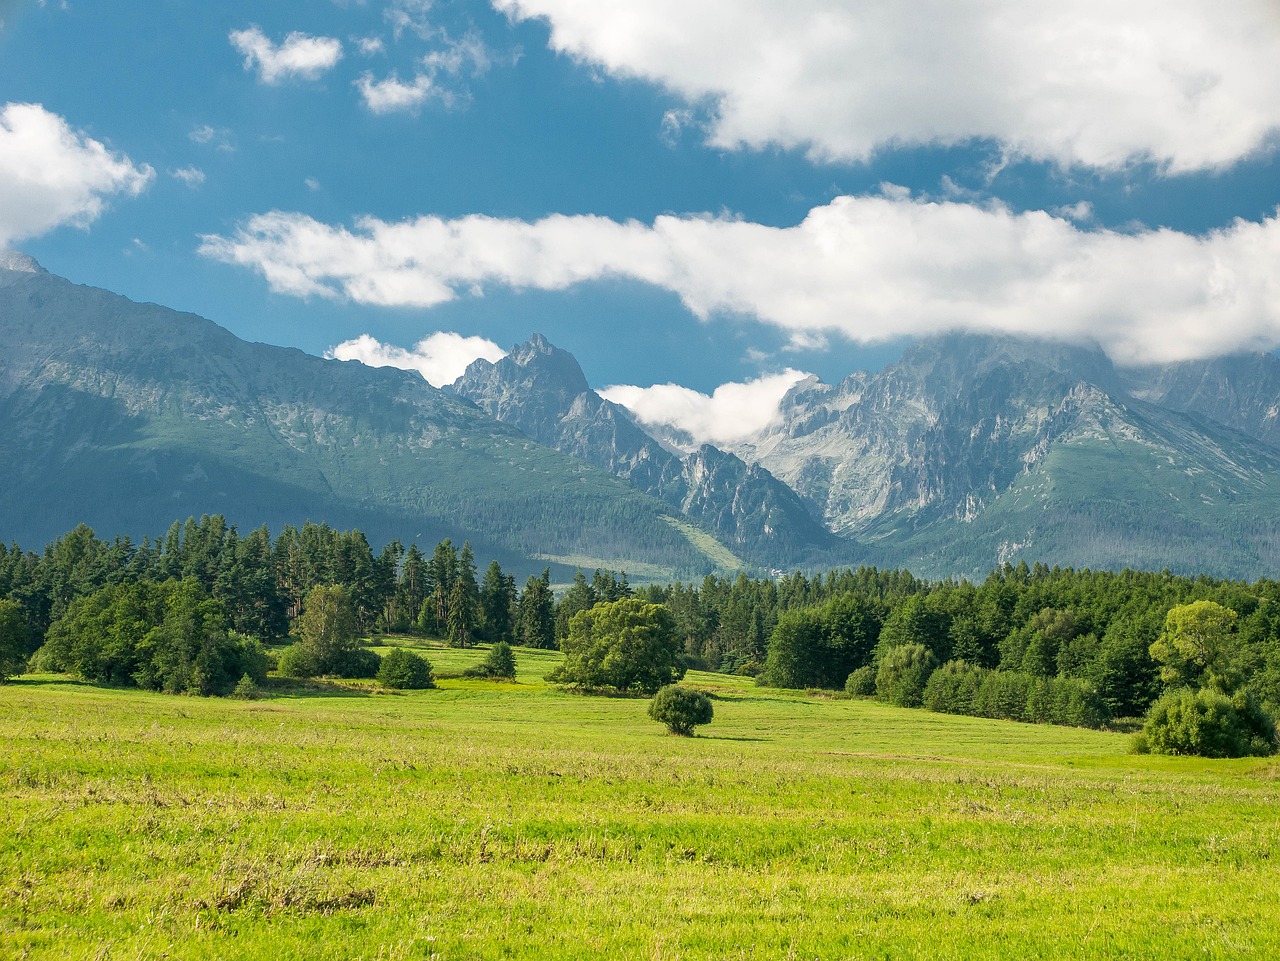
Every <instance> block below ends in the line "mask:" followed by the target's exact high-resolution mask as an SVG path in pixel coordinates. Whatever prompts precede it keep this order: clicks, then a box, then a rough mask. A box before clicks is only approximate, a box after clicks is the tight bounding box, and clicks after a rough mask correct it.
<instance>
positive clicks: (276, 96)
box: [0, 0, 1280, 443]
mask: <svg viewBox="0 0 1280 961" xmlns="http://www.w3.org/2000/svg"><path fill="white" fill-rule="evenodd" d="M0 21H2V25H0V248H5V247H8V248H12V249H18V250H22V251H25V252H26V253H28V254H31V255H32V256H34V257H35V258H36V259H37V260H38V261H39V262H40V263H41V264H42V265H43V266H44V267H45V268H46V269H48V270H50V271H52V272H54V273H57V274H60V275H62V276H65V277H68V278H70V279H71V280H73V281H75V282H77V283H84V284H90V285H94V286H100V287H105V288H108V289H110V290H114V291H117V292H119V293H122V294H125V295H126V296H128V297H131V298H133V299H135V300H139V301H152V302H157V303H162V304H165V305H167V306H170V307H174V308H177V309H180V310H185V311H191V312H194V313H197V314H200V315H201V316H204V317H208V318H210V319H212V320H213V321H215V322H217V323H218V324H220V325H222V326H224V327H226V328H228V329H229V330H231V331H233V332H234V333H236V334H237V335H239V336H240V337H243V338H245V339H248V340H253V341H261V342H265V343H271V344H278V345H283V346H295V347H300V348H302V349H303V350H306V351H308V352H311V353H315V354H327V355H331V356H337V357H340V358H343V359H356V360H363V361H365V362H369V363H378V364H395V365H396V366H401V367H406V368H409V369H416V370H419V371H421V372H422V373H423V375H424V376H425V377H427V379H428V380H430V381H431V382H432V383H435V384H437V385H440V384H444V383H448V382H449V381H451V380H452V379H453V378H454V377H456V376H457V374H458V373H459V372H460V371H461V370H462V369H463V368H464V367H465V365H466V363H468V362H469V361H471V360H473V359H475V358H476V357H486V358H487V359H490V360H494V359H497V358H498V357H500V356H502V353H503V351H504V350H506V349H508V348H510V347H511V346H512V345H513V344H516V343H519V342H522V341H524V340H526V339H527V338H528V337H529V336H530V335H531V334H532V333H534V332H535V331H536V332H540V333H542V334H544V335H545V336H546V337H547V338H548V339H549V340H551V341H552V342H553V343H555V344H557V345H558V346H561V347H564V348H565V349H567V350H569V351H571V352H572V353H573V354H574V355H575V356H576V357H577V358H578V359H579V361H580V362H581V363H582V366H583V368H584V370H585V372H586V374H587V377H588V379H589V381H590V382H591V383H592V385H593V386H595V387H597V388H598V389H601V390H602V391H603V392H604V393H605V395H606V396H608V397H610V398H611V399H614V400H617V401H618V402H619V403H623V404H625V405H627V406H629V407H631V408H632V409H633V410H634V411H635V412H636V413H637V415H638V416H639V417H640V418H641V419H642V420H644V421H646V422H650V423H662V424H670V425H672V426H676V427H679V428H681V429H683V430H686V431H688V432H689V433H690V434H691V435H692V436H693V437H694V438H695V439H696V440H710V441H712V442H721V443H732V442H734V441H735V440H740V439H742V438H744V437H747V436H749V435H750V434H751V433H752V432H753V431H755V430H758V429H759V427H760V426H762V425H763V424H765V423H767V422H768V421H769V420H770V418H772V417H773V416H774V415H775V413H776V409H777V403H778V401H779V400H780V398H781V396H782V394H783V393H785V391H786V390H787V389H788V388H789V387H790V386H791V385H792V384H794V383H795V382H796V381H797V380H798V379H800V378H802V377H804V376H807V375H809V374H816V375H818V376H820V377H822V378H823V379H824V380H827V381H836V380H838V379H839V378H841V377H842V376H844V375H846V374H848V373H850V372H852V371H854V370H858V369H866V368H871V369H874V368H877V367H880V366H882V365H883V364H885V363H888V362H890V361H892V360H893V359H895V358H896V357H897V356H898V355H900V353H901V351H902V350H903V349H904V347H905V345H907V344H909V343H910V342H911V341H912V340H913V339H915V338H919V337H923V336H928V335H930V334H933V333H939V332H943V331H950V330H973V331H987V332H1005V333H1012V334H1017V335H1030V336H1037V337H1046V338H1053V339H1060V340H1067V341H1071V342H1097V343H1099V344H1100V345H1101V346H1102V348H1103V349H1104V350H1106V351H1107V353H1108V354H1109V355H1110V356H1111V357H1112V358H1113V359H1114V360H1115V361H1116V362H1117V363H1121V364H1144V363H1163V362H1170V361H1176V360H1182V359H1189V358H1199V357H1209V356H1215V355H1218V354H1223V353H1230V352H1235V351H1241V350H1273V349H1275V348H1277V346H1280V212H1278V210H1277V205H1280V157H1278V155H1277V148H1280V0H1232V2H1231V3H1226V4H1224V3H1221V2H1212V3H1211V2H1208V0H1059V2H1056V3H1053V4H1039V3H1027V2H1026V0H917V2H915V3H911V4H904V3H901V2H897V0H792V2H789V3H786V4H781V3H778V2H777V0H646V2H644V3H629V4H624V3H600V2H598V0H488V2H482V0H305V2H300V0H273V2H272V3H270V4H262V3H248V2H240V0H223V2H219V3H216V4H211V3H207V2H202V0H135V2H132V3H129V4H119V3H102V2H97V3H94V2H90V0H0Z"/></svg>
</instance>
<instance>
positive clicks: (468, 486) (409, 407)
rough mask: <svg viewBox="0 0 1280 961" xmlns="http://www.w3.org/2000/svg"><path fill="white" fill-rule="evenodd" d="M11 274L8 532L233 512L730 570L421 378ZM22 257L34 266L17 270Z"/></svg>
mask: <svg viewBox="0 0 1280 961" xmlns="http://www.w3.org/2000/svg"><path fill="white" fill-rule="evenodd" d="M3 266H4V267H5V268H7V269H0V416H2V417H3V419H4V423H5V424H6V426H7V428H8V429H7V430H6V431H5V432H4V434H3V437H0V458H2V459H3V463H4V464H5V465H6V474H5V479H4V482H3V484H2V485H0V536H3V537H4V538H6V539H16V540H18V541H19V542H21V543H23V544H24V545H40V544H43V543H45V542H46V541H47V540H49V539H50V538H52V537H53V536H55V535H56V534H59V533H61V532H63V531H65V530H67V529H68V528H70V527H71V526H74V525H75V524H76V523H78V522H80V521H84V522H86V523H89V524H90V525H91V526H93V527H94V528H95V529H96V530H98V531H99V532H100V533H102V534H104V535H113V534H130V535H133V536H139V535H141V534H147V533H150V534H157V533H160V532H162V531H163V530H164V529H165V528H166V527H167V526H168V524H169V523H170V522H171V521H172V520H174V519H175V518H181V517H185V516H187V515H190V514H196V515H198V514H201V513H206V512H209V513H212V512H219V513H224V514H226V515H227V516H228V518H229V519H230V520H231V521H232V522H234V523H237V524H238V525H240V526H241V527H242V528H247V527H251V526H256V525H258V524H262V523H267V524H270V525H271V526H272V527H273V528H274V529H279V528H280V527H281V526H282V525H283V524H285V523H294V524H297V523H301V522H302V521H304V520H306V519H308V518H310V519H314V520H323V521H326V522H328V523H330V524H332V525H334V526H348V525H354V526H359V527H361V529H363V530H365V531H366V532H367V533H368V534H369V536H370V538H371V539H374V540H384V539H389V538H391V537H399V538H401V539H403V540H406V541H408V540H411V539H417V540H420V541H424V542H430V541H432V540H434V539H439V538H442V537H445V536H450V537H453V538H455V539H461V538H464V537H469V538H471V539H472V540H473V541H475V542H476V548H477V551H478V552H480V553H482V555H484V556H490V555H491V556H498V557H501V558H503V559H504V560H505V561H506V562H508V563H513V562H520V561H524V562H526V563H525V564H524V565H523V566H525V567H531V566H535V565H537V566H540V563H541V561H542V560H543V559H560V560H562V561H564V562H565V563H577V562H586V563H599V564H607V565H608V566H615V567H627V568H628V569H629V570H631V571H633V572H637V573H645V574H649V575H652V576H670V575H672V574H674V573H693V572H701V571H705V570H710V569H711V568H712V567H713V566H714V564H713V563H712V561H711V560H710V559H709V558H708V556H707V554H706V553H705V552H703V551H702V550H700V549H699V548H697V547H695V546H694V544H693V543H692V540H691V539H690V538H689V537H687V536H686V535H685V534H683V533H681V531H680V529H679V526H678V525H677V524H676V523H675V521H674V519H673V518H671V517H670V516H669V515H670V514H671V513H672V512H671V511H670V510H669V509H667V508H666V507H664V506H663V505H662V504H661V503H660V502H658V501H656V500H654V499H651V498H648V497H644V496H643V495H640V494H638V493H636V492H635V491H633V490H632V489H630V488H629V487H628V486H627V485H626V484H624V483H622V482H621V481H619V480H617V479H616V478H614V477H611V476H609V475H608V474H606V473H605V472H603V471H600V470H597V469H595V468H592V467H590V466H588V465H586V464H583V463H581V462H580V461H576V460H573V459H571V458H567V457H565V456H563V455H561V454H559V453H556V452H554V451H552V450H549V449H547V448H545V447H542V446H540V445H538V444H536V443H534V442H532V441H531V440H530V439H529V438H528V437H527V436H525V435H524V434H522V433H520V432H518V431H516V430H514V429H512V428H510V427H507V426H505V425H503V424H500V423H498V422H496V421H494V420H493V419H491V418H489V417H487V416H485V415H484V414H483V413H482V412H481V411H479V410H478V409H477V408H475V407H474V406H473V405H471V404H469V403H467V402H465V401H463V400H460V399H458V398H456V397H453V396H451V395H448V394H445V393H443V392H441V391H438V390H436V389H435V388H433V387H431V386H430V385H429V384H427V383H426V382H425V381H424V380H423V379H422V378H421V377H420V376H418V375H417V374H413V373H408V372H404V371H399V370H393V369H374V368H369V367H365V366H363V365H361V364H357V363H344V362H340V361H327V360H321V359H320V358H317V357H313V356H309V355H307V354H304V353H302V352H301V351H297V350H289V349H282V348H276V347H268V346H264V345H261V344H249V343H246V342H244V341H241V340H239V339H237V338H236V337H234V336H233V335H232V334H230V333H229V332H227V331H225V330H223V329H222V328H220V327H217V326H216V325H215V324H213V323H211V322H210V321H207V320H204V319H202V318H199V317H196V316H194V315H190V314H180V313H177V312H175V311H172V310H168V309H166V308H163V307H158V306H155V305H150V304H136V303H133V302H131V301H129V300H127V299H125V298H123V297H119V296H117V295H115V294H111V293H109V292H107V291H103V290H96V289H92V288H86V287H79V286H76V285H74V284H72V283H70V282H69V281H66V280H62V279H60V278H57V277H54V276H52V275H50V274H47V273H45V272H44V271H42V270H40V269H39V268H38V267H35V265H34V264H32V263H29V262H25V261H22V260H21V259H10V260H9V261H7V262H6V263H5V264H4V265H3ZM14 268H17V269H14Z"/></svg>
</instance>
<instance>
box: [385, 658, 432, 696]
mask: <svg viewBox="0 0 1280 961" xmlns="http://www.w3.org/2000/svg"><path fill="white" fill-rule="evenodd" d="M378 683H379V684H381V685H382V686H383V687H389V688H392V689H393V690H415V691H420V690H425V689H426V688H431V687H435V686H436V681H435V675H434V674H432V672H431V662H430V661H428V660H427V659H426V658H425V657H423V656H422V655H421V654H415V653H414V652H413V651H406V650H405V649H404V648H402V647H397V648H396V649H395V650H392V651H388V652H387V653H386V654H384V655H383V657H382V666H381V667H379V668H378Z"/></svg>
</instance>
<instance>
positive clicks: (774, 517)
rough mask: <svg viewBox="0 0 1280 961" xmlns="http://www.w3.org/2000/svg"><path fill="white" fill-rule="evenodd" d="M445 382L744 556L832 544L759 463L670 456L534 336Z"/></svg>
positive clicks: (776, 558) (765, 556) (708, 450)
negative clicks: (658, 501)
mask: <svg viewBox="0 0 1280 961" xmlns="http://www.w3.org/2000/svg"><path fill="white" fill-rule="evenodd" d="M450 389H451V390H452V391H454V392H455V393H457V394H458V395H460V396H462V397H465V398H467V399H468V400H471V401H473V402H475V403H476V404H477V405H479V406H480V407H481V408H482V409H483V410H485V411H486V412H487V413H489V414H490V415H491V416H493V417H494V418H496V419H497V420H500V421H502V422H503V423H505V424H510V425H511V426H513V427H517V428H519V429H520V430H522V431H524V432H525V433H526V434H528V435H529V436H530V437H532V438H533V439H534V440H536V441H538V442H539V443H542V444H545V445H547V446H548V447H554V448H555V449H556V450H558V451H560V452H562V453H564V454H569V455H570V456H572V457H576V458H579V459H581V460H584V461H586V462H588V463H590V464H594V465H595V466H596V467H599V468H601V469H602V470H607V471H609V472H610V473H612V474H615V475H616V476H618V477H621V478H623V479H624V480H626V481H627V482H628V483H630V484H631V486H632V487H634V488H635V489H637V490H639V491H643V492H645V493H647V494H652V495H653V496H654V497H658V498H660V499H662V500H663V501H665V502H666V503H667V504H669V505H670V506H672V507H673V508H675V509H676V510H678V511H679V512H680V513H681V514H682V515H683V516H684V517H685V518H687V519H688V520H689V521H690V522H691V523H693V524H696V525H698V526H699V527H702V528H704V529H705V530H708V531H710V532H711V533H712V534H714V535H715V536H716V537H717V538H718V539H719V540H720V541H721V542H723V543H724V544H726V545H727V546H729V547H730V548H732V549H733V551H734V552H735V553H737V554H738V555H739V556H740V557H742V558H743V559H745V560H747V561H748V562H750V563H753V564H758V565H762V566H769V567H781V566H791V565H795V564H797V563H803V562H804V561H806V560H813V559H814V558H815V557H817V556H820V552H824V551H829V550H831V549H832V548H835V547H836V546H837V545H838V544H839V543H840V542H839V540H838V538H836V537H833V536H832V535H831V533H830V532H829V531H827V530H826V529H825V528H824V527H822V526H821V525H820V524H819V523H818V522H817V521H815V520H814V518H813V517H812V516H811V515H810V513H809V511H808V508H806V506H805V505H804V503H803V502H802V501H801V500H800V498H799V497H797V496H796V494H795V492H793V491H792V490H791V489H790V488H788V487H787V486H786V485H784V484H782V483H780V482H779V481H778V480H777V479H775V478H774V477H773V476H772V475H771V474H770V473H769V472H768V471H767V470H765V469H763V468H761V467H759V466H758V465H751V464H747V463H745V462H744V461H743V460H742V459H741V458H739V457H737V456H736V455H734V454H730V453H727V452H725V451H722V450H718V449H717V448H715V447H712V446H710V445H703V446H701V447H700V448H698V449H697V450H695V451H694V452H693V453H691V454H687V455H683V454H679V453H676V452H674V451H672V450H671V449H669V448H668V447H666V446H664V445H663V444H662V443H660V442H659V441H658V440H657V439H655V438H654V437H651V436H649V435H648V434H647V433H645V431H644V430H642V429H641V428H640V427H639V426H638V425H637V424H636V422H635V420H634V419H633V418H632V416H631V414H630V413H629V412H628V411H627V410H626V408H624V407H621V406H619V405H617V404H614V403H611V402H609V401H607V400H605V399H604V398H602V397H601V396H600V395H599V394H597V393H596V392H595V391H594V390H592V389H591V388H590V386H589V385H588V383H587V379H586V376H585V375H584V374H583V372H582V368H581V367H580V366H579V365H578V362H577V360H575V359H574V357H573V355H572V354H570V353H568V352H567V351H564V350H561V349H560V348H558V347H555V346H553V345H551V344H550V343H548V342H547V340H546V339H545V338H544V337H542V336H541V335H539V334H535V335H534V336H533V337H532V338H531V339H530V340H529V341H528V342H526V343H524V344H520V345H518V346H516V347H513V348H512V350H511V352H510V353H509V354H508V355H507V356H506V357H504V358H502V359H501V360H499V361H497V362H496V363H491V362H489V361H487V360H477V361H475V362H474V363H472V364H471V366H470V367H468V368H467V370H466V373H464V374H463V375H462V377H460V378H459V379H458V380H457V381H456V382H455V383H454V384H453V385H452V387H451V388H450Z"/></svg>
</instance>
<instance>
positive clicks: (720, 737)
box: [698, 734, 773, 741]
mask: <svg viewBox="0 0 1280 961" xmlns="http://www.w3.org/2000/svg"><path fill="white" fill-rule="evenodd" d="M698 737H700V738H702V739H703V740H706V741H771V740H773V738H769V737H739V736H736V735H733V734H699V735H698Z"/></svg>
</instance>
